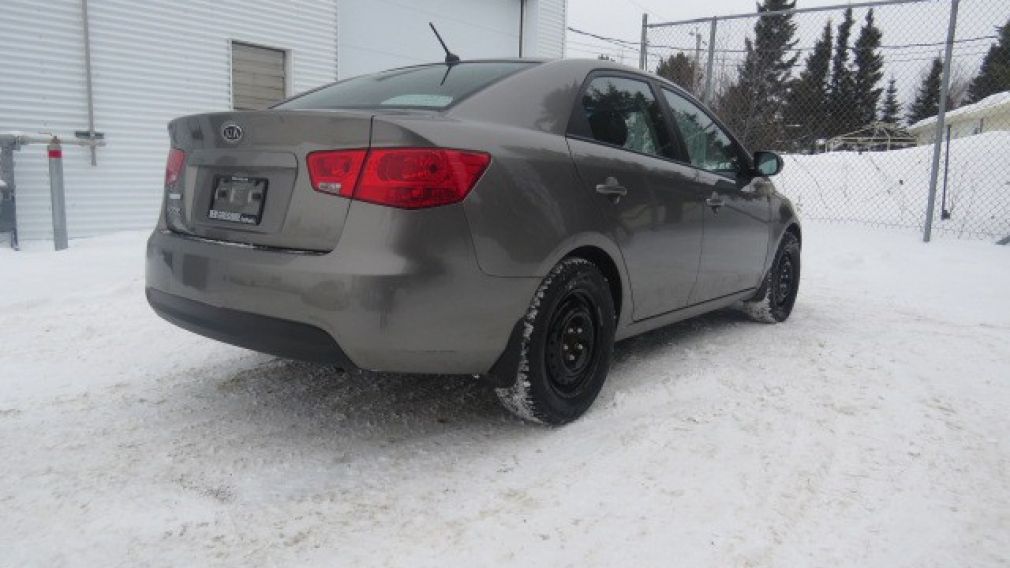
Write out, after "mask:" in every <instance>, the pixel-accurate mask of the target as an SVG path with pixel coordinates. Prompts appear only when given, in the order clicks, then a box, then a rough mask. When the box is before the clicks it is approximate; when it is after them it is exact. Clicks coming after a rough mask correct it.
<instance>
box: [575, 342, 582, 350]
mask: <svg viewBox="0 0 1010 568" xmlns="http://www.w3.org/2000/svg"><path fill="white" fill-rule="evenodd" d="M575 348H576V349H578V350H579V351H582V344H581V343H579V344H578V345H576V346H575Z"/></svg>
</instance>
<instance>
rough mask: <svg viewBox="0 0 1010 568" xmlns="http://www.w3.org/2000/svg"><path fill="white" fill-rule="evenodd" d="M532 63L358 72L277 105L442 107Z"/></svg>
mask: <svg viewBox="0 0 1010 568" xmlns="http://www.w3.org/2000/svg"><path fill="white" fill-rule="evenodd" d="M533 65H535V64H534V63H523V62H509V61H497V62H490V61H489V62H472V63H458V64H456V65H453V66H451V67H449V66H447V65H425V66H422V67H408V68H404V69H394V70H392V71H386V72H383V73H376V74H375V75H362V76H360V77H354V78H352V79H347V80H346V81H340V82H339V83H334V84H332V85H329V86H327V87H323V88H322V89H318V90H315V91H310V92H308V93H305V94H304V95H301V96H299V97H295V98H293V99H291V100H289V101H287V102H284V103H281V104H279V105H277V106H275V107H273V108H279V109H340V108H381V107H399V108H428V109H444V108H446V107H448V106H450V105H452V104H453V103H454V102H456V101H458V100H460V99H462V98H464V97H466V96H467V95H470V94H472V93H475V92H477V91H479V90H481V89H483V88H484V87H487V86H488V85H490V84H491V83H494V82H495V81H498V80H499V79H502V78H504V77H507V76H509V75H511V74H513V73H516V72H518V71H521V70H523V69H528V68H529V67H532V66H533Z"/></svg>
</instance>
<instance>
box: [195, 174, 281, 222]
mask: <svg viewBox="0 0 1010 568" xmlns="http://www.w3.org/2000/svg"><path fill="white" fill-rule="evenodd" d="M266 197H267V180H266V178H255V177H244V176H217V177H215V178H214V196H213V198H212V199H211V202H210V211H209V212H208V213H207V217H210V218H211V219H215V220H218V221H230V222H232V223H242V224H244V225H258V224H259V222H260V217H261V216H262V215H263V203H265V202H266Z"/></svg>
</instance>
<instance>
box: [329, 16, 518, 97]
mask: <svg viewBox="0 0 1010 568" xmlns="http://www.w3.org/2000/svg"><path fill="white" fill-rule="evenodd" d="M339 6H340V8H339V10H340V12H339V17H338V24H337V29H338V33H337V45H338V54H339V56H338V57H339V62H340V65H339V69H340V73H339V74H340V78H341V79H344V78H347V77H353V76H355V75H362V74H365V73H374V72H376V71H381V70H383V69H391V68H393V67H403V66H406V65H417V64H419V63H431V62H432V61H441V60H443V59H444V58H445V52H444V51H443V50H442V46H441V45H439V43H438V40H437V39H436V38H435V35H434V34H433V33H432V32H431V28H429V27H428V22H433V23H434V24H435V27H437V28H438V31H439V33H440V34H442V39H444V40H445V43H446V45H448V46H449V49H450V50H452V51H453V52H454V53H456V54H457V55H459V56H460V57H461V58H463V59H487V58H496V57H498V58H500V57H518V56H519V27H520V0H481V1H480V2H474V1H473V0H340V4H339Z"/></svg>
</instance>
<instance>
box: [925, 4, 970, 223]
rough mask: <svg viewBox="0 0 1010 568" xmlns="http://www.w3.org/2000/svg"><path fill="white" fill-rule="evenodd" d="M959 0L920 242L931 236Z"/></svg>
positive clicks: (952, 13) (947, 51) (945, 59)
mask: <svg viewBox="0 0 1010 568" xmlns="http://www.w3.org/2000/svg"><path fill="white" fill-rule="evenodd" d="M960 1H961V0H951V1H950V22H949V23H948V24H947V46H946V48H945V49H944V56H943V83H942V84H941V85H940V112H938V113H937V115H936V132H935V133H934V135H933V164H932V166H931V168H930V170H929V199H928V201H927V202H926V223H925V226H924V228H923V231H922V241H923V242H925V243H928V242H929V239H930V238H932V236H933V209H934V207H936V181H937V177H938V175H939V173H940V148H941V145H942V143H943V127H944V122H945V119H946V118H947V95H948V93H949V92H950V60H951V57H952V56H953V52H954V33H955V32H956V31H957V7H958V4H959V3H960Z"/></svg>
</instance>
